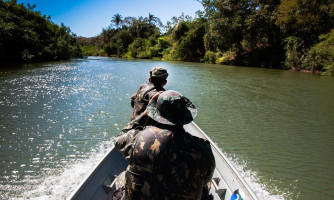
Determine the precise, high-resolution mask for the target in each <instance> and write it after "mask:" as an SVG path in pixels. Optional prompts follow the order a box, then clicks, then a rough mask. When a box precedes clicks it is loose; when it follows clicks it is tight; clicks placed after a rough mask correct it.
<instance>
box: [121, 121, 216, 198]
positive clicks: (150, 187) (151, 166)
mask: <svg viewBox="0 0 334 200" xmlns="http://www.w3.org/2000/svg"><path fill="white" fill-rule="evenodd" d="M129 135H131V136H134V137H129V139H130V140H128V142H130V143H131V148H130V150H129V149H128V151H123V152H122V153H123V155H124V156H125V157H126V158H127V159H128V161H129V162H130V165H129V167H128V169H127V170H126V172H125V177H126V183H125V195H124V196H123V197H124V198H123V199H201V198H202V196H203V197H206V196H208V189H206V190H203V188H204V187H206V185H207V183H208V182H210V180H211V178H212V175H213V171H214V168H215V160H214V157H213V154H212V151H211V147H210V144H209V142H207V141H205V140H203V139H201V138H198V137H195V136H192V135H190V134H189V133H187V132H185V131H184V129H183V128H181V127H171V126H168V125H160V126H157V127H155V126H147V127H146V129H145V130H143V131H137V133H136V134H129ZM118 142H120V141H118ZM123 142H124V141H123ZM124 144H128V143H127V142H125V143H123V145H124ZM116 146H118V147H119V146H120V145H116ZM202 191H205V194H204V193H203V194H202Z"/></svg>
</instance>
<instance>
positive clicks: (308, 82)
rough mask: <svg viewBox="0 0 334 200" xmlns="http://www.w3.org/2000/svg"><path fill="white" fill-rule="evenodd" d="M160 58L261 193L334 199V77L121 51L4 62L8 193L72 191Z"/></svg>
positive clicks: (1, 94)
mask: <svg viewBox="0 0 334 200" xmlns="http://www.w3.org/2000/svg"><path fill="white" fill-rule="evenodd" d="M155 66H160V67H165V68H167V70H168V73H169V74H170V76H169V77H168V83H167V85H166V89H173V90H177V91H180V92H181V93H182V94H184V95H185V96H187V97H189V99H190V100H191V101H192V102H193V103H194V104H195V105H196V107H197V108H198V110H199V113H198V116H197V118H196V119H195V122H196V123H197V124H198V125H199V126H200V127H201V128H202V129H203V130H204V131H205V132H206V133H207V134H208V135H209V136H210V137H211V138H212V140H213V141H215V142H216V144H217V145H218V146H219V147H220V148H221V149H222V151H223V152H224V153H226V155H227V156H228V157H229V158H230V159H231V161H232V163H233V164H234V165H235V167H236V168H237V169H238V171H239V172H241V174H242V176H243V177H244V178H245V180H246V181H247V183H248V184H250V186H251V188H253V189H254V190H255V193H256V194H257V196H258V197H259V198H260V199H273V200H274V199H315V198H317V199H331V198H334V194H333V191H334V188H333V185H332V182H333V181H332V179H330V178H328V177H334V169H333V168H332V166H333V165H334V148H333V145H332V144H334V135H333V130H334V127H333V126H334V121H333V120H334V114H333V113H334V103H333V101H332V99H333V98H334V92H333V91H334V88H333V87H334V81H333V79H331V78H328V77H327V78H326V77H318V76H312V75H310V74H302V73H292V72H288V71H280V70H269V69H255V68H242V67H233V66H220V65H207V64H198V63H181V62H161V61H143V60H121V59H115V58H94V59H88V60H74V61H70V62H55V63H43V64H31V65H24V66H22V67H21V68H19V69H15V70H14V69H12V70H3V71H0V110H1V112H0V148H1V151H0V198H1V199H29V198H31V199H64V198H66V197H67V196H68V195H69V194H70V193H71V192H72V191H73V190H74V189H75V188H76V187H77V185H78V184H79V183H80V181H81V179H82V177H85V176H86V175H88V173H89V171H90V170H91V169H92V168H93V167H94V166H95V165H96V163H97V162H98V161H99V160H100V159H101V158H102V157H103V155H104V154H105V153H106V152H107V151H108V149H109V148H110V147H111V146H112V145H113V144H112V138H113V137H115V136H116V135H117V134H118V133H119V132H120V130H121V129H122V127H123V126H124V125H125V124H126V123H127V122H128V121H129V119H130V114H131V106H130V96H131V95H132V94H133V93H134V92H136V90H137V89H138V87H139V85H140V84H141V83H143V82H146V81H147V79H148V72H149V71H150V70H151V69H152V68H153V67H155Z"/></svg>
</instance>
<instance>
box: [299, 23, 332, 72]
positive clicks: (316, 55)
mask: <svg viewBox="0 0 334 200" xmlns="http://www.w3.org/2000/svg"><path fill="white" fill-rule="evenodd" d="M319 39H320V42H319V43H318V44H316V45H315V46H314V47H312V48H311V49H310V50H309V51H308V52H307V54H306V56H305V59H304V60H303V62H302V65H304V68H306V69H308V70H312V71H313V72H317V71H320V72H322V74H323V75H332V76H333V75H334V29H332V30H331V32H330V33H328V34H324V35H321V36H320V38H319Z"/></svg>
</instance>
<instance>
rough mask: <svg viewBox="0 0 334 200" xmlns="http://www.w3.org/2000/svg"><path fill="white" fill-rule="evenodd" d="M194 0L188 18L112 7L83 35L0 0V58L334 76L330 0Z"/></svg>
mask: <svg viewBox="0 0 334 200" xmlns="http://www.w3.org/2000/svg"><path fill="white" fill-rule="evenodd" d="M197 1H198V2H200V3H201V4H202V5H203V8H204V11H198V12H197V13H196V16H195V17H194V18H192V17H190V16H188V15H184V14H181V16H179V17H173V18H172V19H171V21H168V22H167V23H166V24H165V25H163V24H162V23H161V21H160V19H159V18H158V17H157V16H155V15H153V14H151V13H148V16H147V17H142V16H141V17H131V16H129V17H123V16H121V15H120V14H117V13H116V14H114V15H113V16H112V15H111V24H110V26H108V27H106V28H104V29H102V31H101V33H100V34H98V35H97V36H96V37H92V38H83V37H77V36H76V35H75V34H73V33H72V32H71V30H70V28H69V27H66V26H65V25H63V24H61V25H60V26H58V25H57V24H55V23H53V22H52V21H51V20H50V17H46V16H45V15H42V14H41V13H40V12H39V11H34V9H35V6H32V5H29V4H27V5H23V4H18V3H17V1H16V0H8V1H4V0H0V59H1V62H13V61H15V62H35V61H46V60H61V59H70V58H73V57H81V55H82V54H83V55H84V56H89V55H93V56H116V57H122V58H141V59H160V60H177V61H191V62H204V63H216V64H227V65H240V66H254V67H265V68H277V69H291V70H296V71H309V72H314V73H321V74H325V75H334V45H333V44H334V2H333V1H330V0H267V1H264V0H252V1H249V0H197ZM78 44H79V45H78ZM79 46H80V47H79Z"/></svg>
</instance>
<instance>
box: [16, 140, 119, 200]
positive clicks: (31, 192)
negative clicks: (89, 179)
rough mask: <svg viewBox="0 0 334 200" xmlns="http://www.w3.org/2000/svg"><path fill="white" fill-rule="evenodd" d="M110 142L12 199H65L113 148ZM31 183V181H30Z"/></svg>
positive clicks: (40, 180) (31, 185) (41, 178)
mask: <svg viewBox="0 0 334 200" xmlns="http://www.w3.org/2000/svg"><path fill="white" fill-rule="evenodd" d="M113 145H114V144H113V142H112V141H107V142H103V143H101V144H100V145H99V147H98V148H97V149H94V150H93V151H92V152H91V153H90V154H89V155H88V158H87V159H84V160H79V161H74V162H72V163H68V164H67V165H66V166H65V168H63V170H61V171H58V172H53V174H52V175H51V174H49V175H43V176H42V177H40V178H39V180H38V181H34V182H37V183H35V184H29V185H30V186H29V187H30V188H27V187H25V189H24V190H23V191H25V192H24V193H23V194H22V195H20V196H22V198H14V199H36V200H44V199H48V200H53V199H66V198H67V197H68V196H69V195H70V194H71V193H72V192H73V191H74V190H75V189H76V188H77V187H78V186H79V185H80V183H81V181H83V180H84V178H85V177H86V176H88V175H89V174H90V172H91V171H92V170H93V169H94V168H95V166H96V165H97V164H98V163H99V162H100V161H101V159H102V158H103V157H104V156H105V154H106V153H107V152H108V151H109V150H110V148H112V147H113ZM27 182H29V180H27ZM30 182H31V181H30Z"/></svg>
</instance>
